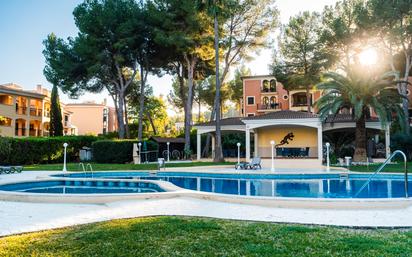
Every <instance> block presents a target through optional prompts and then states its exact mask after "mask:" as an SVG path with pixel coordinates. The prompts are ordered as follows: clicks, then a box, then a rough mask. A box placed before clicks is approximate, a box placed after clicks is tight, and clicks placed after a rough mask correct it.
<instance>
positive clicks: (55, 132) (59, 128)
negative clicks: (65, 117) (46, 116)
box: [50, 86, 63, 137]
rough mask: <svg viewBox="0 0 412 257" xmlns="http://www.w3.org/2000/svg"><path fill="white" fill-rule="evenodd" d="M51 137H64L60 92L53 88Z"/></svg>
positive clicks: (55, 87)
mask: <svg viewBox="0 0 412 257" xmlns="http://www.w3.org/2000/svg"><path fill="white" fill-rule="evenodd" d="M50 136H52V137H57V136H63V123H62V111H61V109H60V100H59V92H58V91H57V86H53V89H52V93H51V106H50Z"/></svg>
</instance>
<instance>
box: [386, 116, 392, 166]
mask: <svg viewBox="0 0 412 257" xmlns="http://www.w3.org/2000/svg"><path fill="white" fill-rule="evenodd" d="M390 129H391V128H390V125H389V124H388V125H386V129H385V149H386V158H389V156H390V155H391V132H390Z"/></svg>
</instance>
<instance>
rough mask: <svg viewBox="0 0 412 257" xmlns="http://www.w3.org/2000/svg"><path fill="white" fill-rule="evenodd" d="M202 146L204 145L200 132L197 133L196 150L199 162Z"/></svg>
mask: <svg viewBox="0 0 412 257" xmlns="http://www.w3.org/2000/svg"><path fill="white" fill-rule="evenodd" d="M201 144H202V137H201V134H200V132H199V131H197V145H196V148H197V149H196V150H197V152H196V157H197V160H198V161H200V157H201V156H200V154H201V149H202V148H201Z"/></svg>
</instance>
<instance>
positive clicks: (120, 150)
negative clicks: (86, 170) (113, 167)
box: [92, 140, 158, 163]
mask: <svg viewBox="0 0 412 257" xmlns="http://www.w3.org/2000/svg"><path fill="white" fill-rule="evenodd" d="M134 143H138V141H136V140H99V141H96V142H94V143H93V144H92V148H93V160H94V161H95V162H97V163H128V162H131V161H132V160H133V144H134ZM146 145H147V150H148V151H157V148H158V147H157V143H155V142H152V141H146ZM142 150H143V149H142Z"/></svg>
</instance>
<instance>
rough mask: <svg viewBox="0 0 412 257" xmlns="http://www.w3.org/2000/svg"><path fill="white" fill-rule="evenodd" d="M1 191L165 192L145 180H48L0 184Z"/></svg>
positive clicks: (51, 192)
mask: <svg viewBox="0 0 412 257" xmlns="http://www.w3.org/2000/svg"><path fill="white" fill-rule="evenodd" d="M0 191H13V192H25V193H47V194H136V193H155V192H164V190H163V189H161V188H160V187H159V186H158V185H157V184H155V183H150V182H144V181H139V182H136V181H110V180H109V181H107V180H46V181H31V182H20V183H12V184H4V185H0Z"/></svg>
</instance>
